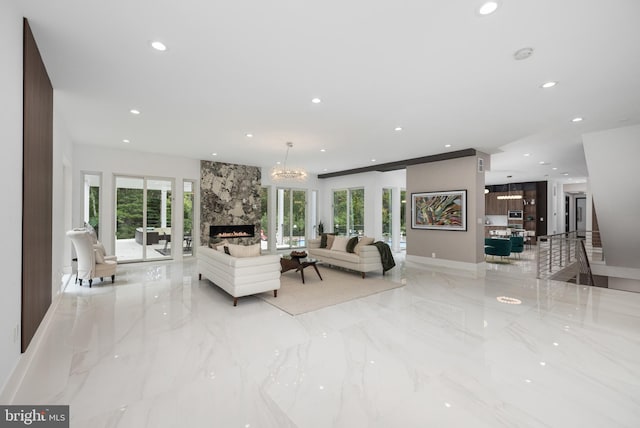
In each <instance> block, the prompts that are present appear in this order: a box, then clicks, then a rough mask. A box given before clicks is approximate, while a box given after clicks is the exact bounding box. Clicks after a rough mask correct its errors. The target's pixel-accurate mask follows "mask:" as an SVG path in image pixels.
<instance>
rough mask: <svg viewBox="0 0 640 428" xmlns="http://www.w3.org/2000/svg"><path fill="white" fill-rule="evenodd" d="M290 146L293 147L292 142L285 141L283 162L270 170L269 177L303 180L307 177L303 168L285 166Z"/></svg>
mask: <svg viewBox="0 0 640 428" xmlns="http://www.w3.org/2000/svg"><path fill="white" fill-rule="evenodd" d="M291 147H293V143H291V142H287V153H286V155H285V156H284V162H283V163H282V165H276V166H274V167H273V169H272V170H271V178H272V179H273V180H293V181H304V180H306V179H307V171H305V170H304V169H295V168H287V158H288V157H289V149H290V148H291Z"/></svg>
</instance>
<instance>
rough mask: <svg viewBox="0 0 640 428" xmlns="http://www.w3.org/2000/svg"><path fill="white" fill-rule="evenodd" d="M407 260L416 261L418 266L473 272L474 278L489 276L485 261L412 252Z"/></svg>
mask: <svg viewBox="0 0 640 428" xmlns="http://www.w3.org/2000/svg"><path fill="white" fill-rule="evenodd" d="M406 261H407V262H409V263H415V264H416V265H418V266H423V267H427V268H429V269H434V268H435V269H439V270H443V269H453V270H457V271H463V272H465V273H471V274H472V275H473V277H474V278H484V277H485V276H487V267H486V263H485V262H480V263H466V262H459V261H457V260H447V259H438V258H430V257H422V256H413V255H410V254H407V256H406Z"/></svg>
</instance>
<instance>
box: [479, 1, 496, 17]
mask: <svg viewBox="0 0 640 428" xmlns="http://www.w3.org/2000/svg"><path fill="white" fill-rule="evenodd" d="M496 9H498V2H497V1H488V2H485V3H484V4H483V5H482V6H480V9H478V13H479V14H480V15H491V14H492V13H493V12H495V11H496Z"/></svg>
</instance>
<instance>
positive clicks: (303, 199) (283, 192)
mask: <svg viewBox="0 0 640 428" xmlns="http://www.w3.org/2000/svg"><path fill="white" fill-rule="evenodd" d="M277 194H278V201H277V207H276V209H277V213H278V221H277V225H278V230H277V231H276V244H277V247H278V249H282V248H299V247H304V246H305V233H306V218H307V213H306V211H307V192H306V191H305V190H293V189H278V191H277Z"/></svg>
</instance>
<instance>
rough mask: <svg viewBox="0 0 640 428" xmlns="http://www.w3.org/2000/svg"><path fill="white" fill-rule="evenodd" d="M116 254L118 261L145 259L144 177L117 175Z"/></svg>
mask: <svg viewBox="0 0 640 428" xmlns="http://www.w3.org/2000/svg"><path fill="white" fill-rule="evenodd" d="M115 187H116V198H115V201H116V204H115V205H116V206H115V211H116V246H115V248H116V255H117V256H118V261H133V260H143V258H144V251H143V249H144V245H145V240H146V236H145V234H144V233H143V232H144V229H143V227H144V222H143V218H144V206H145V201H144V179H143V178H136V177H116V184H115Z"/></svg>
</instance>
